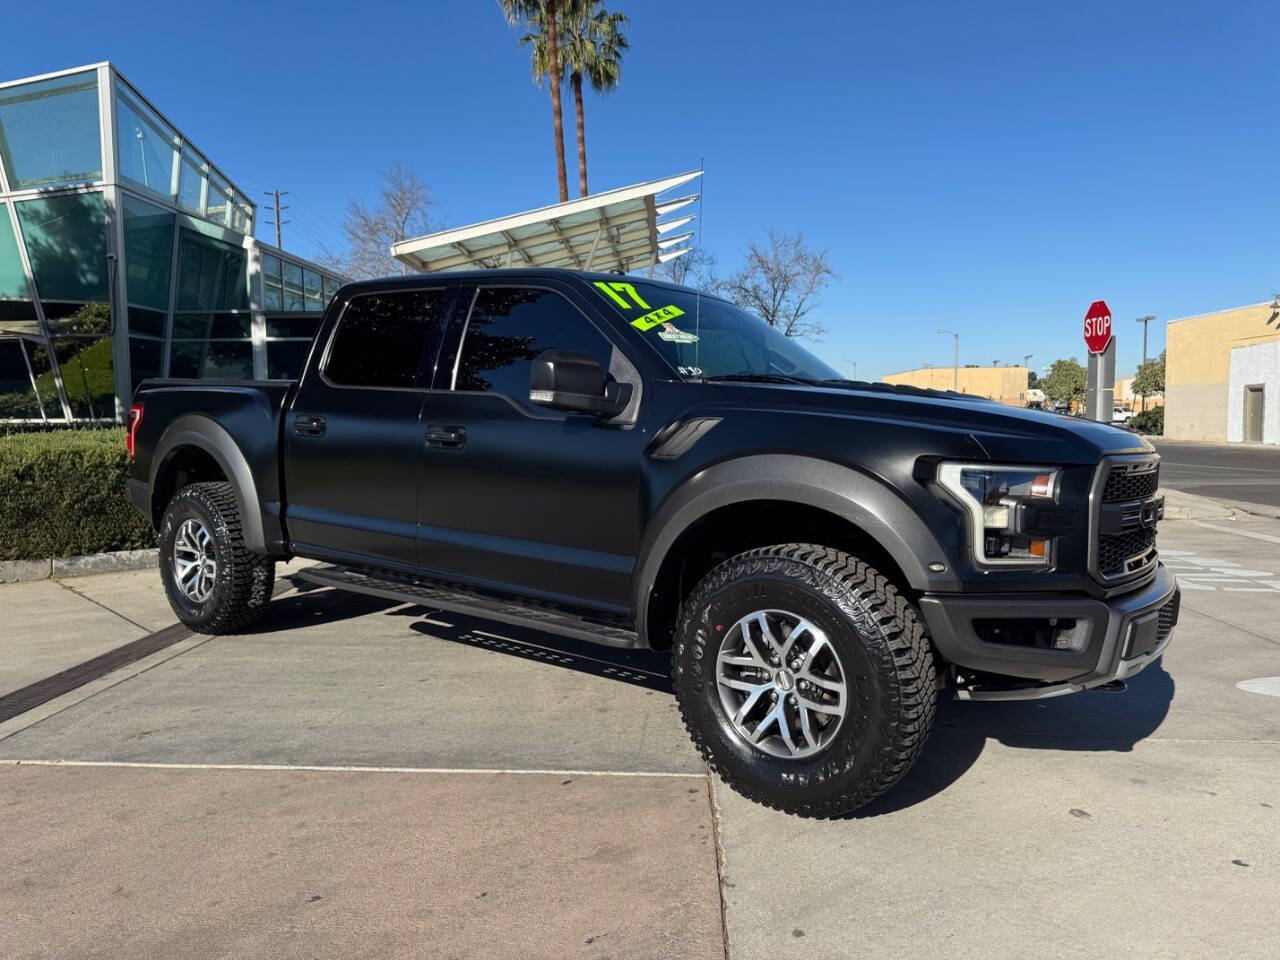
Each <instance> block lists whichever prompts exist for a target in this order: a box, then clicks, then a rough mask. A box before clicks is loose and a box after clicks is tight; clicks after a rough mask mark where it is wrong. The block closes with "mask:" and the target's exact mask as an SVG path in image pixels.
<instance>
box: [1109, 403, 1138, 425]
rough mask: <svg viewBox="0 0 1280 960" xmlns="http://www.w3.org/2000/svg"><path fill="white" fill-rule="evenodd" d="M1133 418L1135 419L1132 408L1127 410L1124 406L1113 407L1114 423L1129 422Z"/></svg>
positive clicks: (1112, 416)
mask: <svg viewBox="0 0 1280 960" xmlns="http://www.w3.org/2000/svg"><path fill="white" fill-rule="evenodd" d="M1132 419H1133V411H1132V410H1126V409H1125V408H1124V407H1112V408H1111V422H1112V423H1120V424H1128V422H1129V421H1130V420H1132Z"/></svg>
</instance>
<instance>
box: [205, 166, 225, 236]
mask: <svg viewBox="0 0 1280 960" xmlns="http://www.w3.org/2000/svg"><path fill="white" fill-rule="evenodd" d="M230 210H231V188H230V187H228V186H227V182H226V181H225V180H223V179H222V178H221V177H220V176H218V175H217V174H216V173H214V172H213V171H210V172H209V195H208V196H207V197H206V198H205V210H204V212H205V216H206V217H208V218H209V219H210V220H216V221H217V222H218V223H222V224H226V223H229V222H230V221H229V217H228V213H229V212H230Z"/></svg>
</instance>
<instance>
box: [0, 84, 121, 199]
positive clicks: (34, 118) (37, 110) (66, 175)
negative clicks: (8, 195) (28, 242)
mask: <svg viewBox="0 0 1280 960" xmlns="http://www.w3.org/2000/svg"><path fill="white" fill-rule="evenodd" d="M0 158H2V159H3V161H4V168H5V172H6V173H7V174H8V175H9V188H10V189H11V190H21V189H25V188H28V187H50V186H56V185H58V184H65V183H80V182H83V181H86V180H100V179H102V148H101V142H100V131H99V129H98V76H97V74H96V73H77V74H73V75H72V76H69V77H58V78H56V79H54V80H42V81H40V82H39V83H27V84H23V85H22V86H20V87H9V88H7V89H5V90H0Z"/></svg>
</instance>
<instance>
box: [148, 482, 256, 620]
mask: <svg viewBox="0 0 1280 960" xmlns="http://www.w3.org/2000/svg"><path fill="white" fill-rule="evenodd" d="M275 570H276V565H275V561H274V560H271V559H270V558H268V557H262V556H259V555H258V554H256V553H253V552H252V551H250V550H249V549H248V548H246V547H245V545H244V536H243V533H242V528H241V523H240V509H239V505H238V504H237V503H236V497H235V492H234V491H233V490H232V488H231V484H229V483H225V482H219V483H193V484H191V485H189V486H186V487H183V488H182V489H181V490H179V491H178V492H177V493H176V494H174V497H173V499H172V500H170V501H169V506H168V507H167V508H166V509H165V512H164V519H163V520H161V522H160V579H161V581H162V582H163V583H164V589H165V593H166V595H167V596H168V598H169V606H171V607H172V608H173V612H174V613H176V614H177V615H178V619H179V620H181V621H182V622H183V623H185V624H186V625H187V626H188V627H190V628H191V629H193V630H195V631H198V632H200V633H232V632H234V631H236V630H243V629H245V628H246V627H249V626H252V625H253V624H254V623H256V622H257V621H258V620H259V619H261V617H262V614H263V613H264V612H265V611H266V608H267V604H268V603H269V602H270V600H271V590H272V587H273V586H274V585H275Z"/></svg>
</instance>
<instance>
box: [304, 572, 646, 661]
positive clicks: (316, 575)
mask: <svg viewBox="0 0 1280 960" xmlns="http://www.w3.org/2000/svg"><path fill="white" fill-rule="evenodd" d="M293 576H295V577H297V578H298V579H299V580H305V581H307V582H308V583H314V584H317V585H318V586H322V587H333V588H335V589H337V590H350V591H351V592H353V593H367V594H369V595H370V596H374V597H383V598H385V599H387V600H400V601H403V602H404V603H415V604H419V605H420V606H424V607H433V608H434V609H437V610H448V611H450V612H452V613H464V614H467V615H468V616H472V617H479V618H481V619H484V620H497V621H499V622H501V623H511V624H515V625H516V626H520V627H529V628H531V629H534V630H545V631H546V632H547V633H558V634H560V635H562V636H566V637H574V638H576V639H578V640H588V641H590V642H592V643H600V644H604V645H605V646H609V647H638V646H640V640H639V638H638V637H637V636H636V632H635V631H634V630H631V629H629V628H627V627H626V626H624V625H623V624H621V623H619V622H617V621H608V620H603V619H601V620H594V619H591V618H589V617H584V616H582V615H581V614H577V613H571V612H569V611H567V610H561V609H559V608H557V607H549V606H529V605H526V604H522V603H518V602H516V601H514V600H504V599H502V598H500V597H494V596H487V595H482V594H476V593H469V592H467V591H465V590H460V589H458V588H456V587H453V586H446V585H444V584H441V583H435V582H431V581H426V580H412V579H409V578H400V577H394V576H379V575H377V574H374V573H365V572H363V571H360V570H354V569H352V568H350V567H341V566H330V565H328V564H321V565H317V566H314V567H305V568H303V569H302V570H299V571H298V572H297V573H295V574H293Z"/></svg>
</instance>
